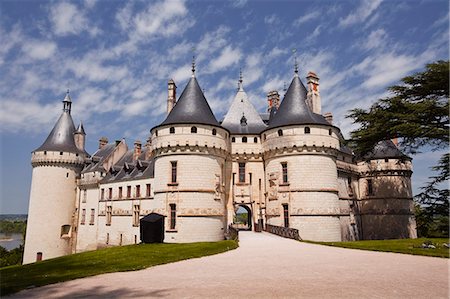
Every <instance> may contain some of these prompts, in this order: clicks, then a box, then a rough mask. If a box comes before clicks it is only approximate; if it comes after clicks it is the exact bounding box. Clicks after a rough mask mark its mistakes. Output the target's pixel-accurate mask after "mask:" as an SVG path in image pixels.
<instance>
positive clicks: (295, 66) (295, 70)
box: [292, 49, 298, 76]
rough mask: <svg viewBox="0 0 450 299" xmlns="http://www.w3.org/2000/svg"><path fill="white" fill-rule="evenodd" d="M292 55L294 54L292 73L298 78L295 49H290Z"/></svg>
mask: <svg viewBox="0 0 450 299" xmlns="http://www.w3.org/2000/svg"><path fill="white" fill-rule="evenodd" d="M292 53H294V73H295V76H298V63H297V49H292Z"/></svg>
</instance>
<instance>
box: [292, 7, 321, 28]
mask: <svg viewBox="0 0 450 299" xmlns="http://www.w3.org/2000/svg"><path fill="white" fill-rule="evenodd" d="M319 16H320V12H319V11H318V10H315V11H312V12H309V13H307V14H305V15H303V16H301V17H299V18H298V19H296V20H295V21H294V23H293V25H294V26H297V27H298V26H300V25H302V24H304V23H306V22H309V21H311V20H314V19H316V18H317V17H319Z"/></svg>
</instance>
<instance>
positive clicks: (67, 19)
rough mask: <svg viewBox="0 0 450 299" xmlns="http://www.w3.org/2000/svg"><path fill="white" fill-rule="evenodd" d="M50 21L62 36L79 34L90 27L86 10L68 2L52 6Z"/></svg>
mask: <svg viewBox="0 0 450 299" xmlns="http://www.w3.org/2000/svg"><path fill="white" fill-rule="evenodd" d="M50 21H51V22H52V24H53V32H54V33H55V34H56V35H61V36H64V35H70V34H79V33H80V32H82V31H84V30H86V29H87V28H88V20H87V18H86V16H85V15H84V12H83V11H81V10H79V9H78V8H77V7H76V6H75V5H74V4H72V3H68V2H60V3H57V4H56V5H55V6H52V7H51V8H50Z"/></svg>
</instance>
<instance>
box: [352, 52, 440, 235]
mask: <svg viewBox="0 0 450 299" xmlns="http://www.w3.org/2000/svg"><path fill="white" fill-rule="evenodd" d="M401 81H402V84H400V85H394V86H391V87H389V88H388V90H389V91H390V92H391V96H389V97H387V98H384V99H380V100H378V101H377V102H375V103H374V104H373V105H372V107H370V108H369V109H368V110H365V109H354V110H351V111H350V113H349V114H348V115H347V117H348V118H352V119H353V122H354V123H356V124H359V125H360V127H359V128H358V129H356V130H355V131H352V132H351V133H350V134H351V139H350V141H349V144H350V145H351V146H352V147H353V148H354V149H355V150H356V152H358V153H359V154H360V155H364V154H366V153H368V152H370V150H371V149H372V148H373V147H374V146H375V145H376V144H377V143H378V142H379V141H381V140H387V139H391V138H394V137H398V138H399V141H400V146H401V147H402V148H403V149H404V150H405V151H406V152H407V153H410V154H415V153H418V152H420V150H422V149H423V148H424V147H427V148H431V150H432V151H437V150H443V149H445V150H447V149H448V145H449V61H442V60H440V61H437V62H434V63H431V64H428V65H427V66H426V70H425V71H423V72H419V73H416V74H414V75H412V76H408V77H405V78H403V79H402V80H401ZM432 169H433V170H434V171H436V172H437V175H436V176H432V177H431V178H430V181H429V182H428V183H427V184H426V185H425V186H423V187H422V188H421V189H422V193H420V194H418V195H417V196H416V198H415V199H416V201H417V202H418V203H419V204H420V206H419V207H418V208H417V219H418V224H419V225H420V224H421V221H423V225H424V226H426V227H418V228H419V232H420V231H421V229H422V231H424V232H428V231H429V229H430V228H431V227H432V226H433V225H435V226H436V221H437V222H439V223H441V225H438V227H440V228H441V230H442V227H444V226H445V227H447V229H446V232H445V229H444V230H443V231H444V234H445V233H446V234H447V235H448V213H449V190H448V188H446V187H447V186H445V187H442V185H443V184H442V183H445V182H447V181H448V179H449V155H448V153H446V154H444V155H443V156H442V158H441V159H440V161H439V163H438V165H436V166H434V167H433V168H432ZM445 217H446V218H445ZM445 219H446V220H445ZM442 222H444V224H445V223H446V225H442ZM438 230H439V228H438Z"/></svg>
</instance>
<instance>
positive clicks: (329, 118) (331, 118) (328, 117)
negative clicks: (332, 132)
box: [323, 112, 333, 125]
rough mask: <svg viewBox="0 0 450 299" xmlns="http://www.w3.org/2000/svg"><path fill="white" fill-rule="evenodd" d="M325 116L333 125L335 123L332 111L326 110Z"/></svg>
mask: <svg viewBox="0 0 450 299" xmlns="http://www.w3.org/2000/svg"><path fill="white" fill-rule="evenodd" d="M323 117H325V119H326V120H327V122H328V123H329V124H330V125H332V124H333V114H332V113H331V112H326V113H325V114H324V115H323Z"/></svg>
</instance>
